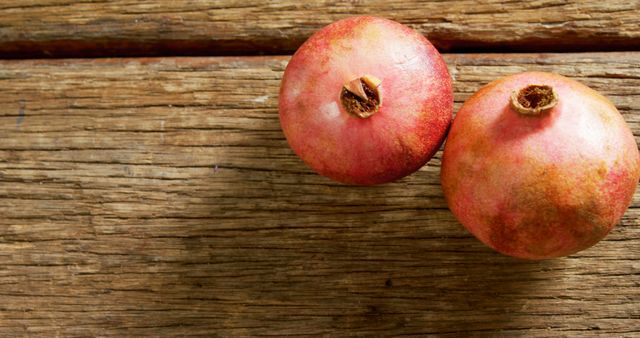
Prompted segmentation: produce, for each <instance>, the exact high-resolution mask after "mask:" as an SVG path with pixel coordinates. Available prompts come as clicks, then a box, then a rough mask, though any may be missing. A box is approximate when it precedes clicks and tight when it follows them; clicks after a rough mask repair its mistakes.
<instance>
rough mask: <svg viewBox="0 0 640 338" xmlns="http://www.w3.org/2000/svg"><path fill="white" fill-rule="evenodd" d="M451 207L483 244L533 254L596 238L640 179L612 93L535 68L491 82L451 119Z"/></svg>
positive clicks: (446, 160) (446, 175) (639, 159)
mask: <svg viewBox="0 0 640 338" xmlns="http://www.w3.org/2000/svg"><path fill="white" fill-rule="evenodd" d="M441 175H442V176H441V178H442V188H443V190H444V194H445V196H446V199H447V203H448V204H449V207H450V209H451V211H452V212H453V213H454V215H455V216H456V217H457V218H458V220H459V221H460V222H461V223H462V224H463V225H464V226H465V227H466V228H467V229H468V230H469V231H470V232H471V233H473V234H474V235H475V236H476V237H477V238H479V239H480V240H481V241H482V242H484V243H485V244H487V245H489V246H490V247H492V248H494V249H495V250H497V251H499V252H501V253H504V254H507V255H511V256H515V257H520V258H526V259H546V258H553V257H559V256H566V255H569V254H572V253H575V252H577V251H580V250H583V249H586V248H589V247H591V246H592V245H594V244H596V243H597V242H598V241H600V240H601V239H602V238H604V237H605V236H606V235H607V233H609V231H610V230H611V229H612V228H613V226H614V225H615V224H616V223H617V222H618V221H619V220H620V218H621V217H622V215H623V214H624V212H625V210H626V209H627V207H628V206H629V204H630V203H631V198H632V196H633V193H634V191H635V189H636V185H637V183H638V179H639V178H640V155H639V153H638V147H637V145H636V142H635V139H634V137H633V134H632V133H631V131H630V130H629V128H628V127H627V125H626V123H625V121H624V119H623V118H622V116H621V115H620V113H618V111H617V110H616V108H615V107H614V106H613V105H612V104H611V102H609V101H608V100H607V99H606V98H605V97H603V96H602V95H600V94H598V93H597V92H596V91H594V90H592V89H590V88H589V87H586V86H584V85H582V84H580V83H579V82H576V81H574V80H571V79H568V78H565V77H563V76H560V75H557V74H551V73H541V72H528V73H521V74H516V75H512V76H508V77H505V78H502V79H499V80H497V81H494V82H492V83H490V84H488V85H487V86H485V87H483V88H482V89H480V90H479V91H478V92H477V93H475V94H474V95H473V96H472V97H471V98H469V99H468V100H467V101H466V102H465V103H464V105H463V106H462V108H461V109H460V111H459V112H458V114H457V115H456V118H455V120H454V122H453V125H452V127H451V131H450V134H449V138H448V140H447V143H446V144H445V150H444V155H443V162H442V172H441Z"/></svg>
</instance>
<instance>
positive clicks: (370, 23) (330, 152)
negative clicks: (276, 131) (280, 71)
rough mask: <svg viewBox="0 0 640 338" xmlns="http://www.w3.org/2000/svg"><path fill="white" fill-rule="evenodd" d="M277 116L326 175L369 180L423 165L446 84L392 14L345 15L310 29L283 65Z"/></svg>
mask: <svg viewBox="0 0 640 338" xmlns="http://www.w3.org/2000/svg"><path fill="white" fill-rule="evenodd" d="M279 110H280V124H281V126H282V129H283V131H284V134H285V136H286V138H287V141H288V142H289V144H290V145H291V147H292V148H293V150H294V151H295V153H296V154H298V156H300V158H302V160H303V161H304V162H306V163H307V164H308V165H309V166H310V167H311V168H313V169H314V170H315V171H317V172H318V173H320V174H322V175H324V176H327V177H329V178H332V179H334V180H337V181H340V182H343V183H348V184H360V185H371V184H379V183H385V182H390V181H393V180H396V179H398V178H401V177H403V176H406V175H408V174H410V173H412V172H414V171H416V170H418V169H419V168H420V167H421V166H423V165H424V164H425V163H426V162H427V161H428V160H429V159H430V158H431V157H432V156H433V154H434V153H435V152H436V151H437V150H438V148H439V147H440V145H441V144H442V141H443V140H444V137H445V134H446V132H447V129H448V127H449V124H450V123H451V117H452V110H453V90H452V86H451V78H450V76H449V73H448V71H447V67H446V64H445V63H444V61H443V59H442V57H441V56H440V54H439V53H438V51H437V50H436V49H435V48H434V47H433V46H432V45H431V43H429V41H428V40H427V39H426V38H424V37H423V36H422V35H420V34H418V33H417V32H416V31H414V30H412V29H410V28H408V27H406V26H403V25H401V24H399V23H397V22H394V21H390V20H386V19H382V18H377V17H368V16H363V17H352V18H349V19H344V20H341V21H337V22H334V23H333V24H331V25H329V26H327V27H324V28H323V29H321V30H320V31H318V32H316V33H315V34H314V35H313V36H311V37H310V38H309V40H307V41H306V42H305V43H304V44H303V45H302V46H301V47H300V49H298V51H297V52H296V53H295V55H293V57H292V58H291V61H289V64H288V65H287V68H286V70H285V72H284V77H283V79H282V84H281V87H280V99H279Z"/></svg>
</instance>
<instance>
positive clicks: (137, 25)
mask: <svg viewBox="0 0 640 338" xmlns="http://www.w3.org/2000/svg"><path fill="white" fill-rule="evenodd" d="M363 14H366V15H379V16H385V17H388V18H390V19H395V20H397V21H400V22H402V23H404V24H408V25H410V26H411V27H414V28H416V29H418V30H419V31H420V32H422V33H424V34H426V35H428V36H429V38H430V39H431V40H432V41H433V42H434V43H435V44H436V46H437V47H439V48H440V49H443V50H467V51H468V50H492V51H495V50H496V49H501V50H503V51H505V50H519V51H538V52H540V51H545V52H548V51H568V50H573V51H585V50H590V51H602V50H637V49H638V47H639V46H640V29H639V28H638V27H639V26H640V1H638V0H613V1H601V0H572V1H564V0H558V1H556V0H547V1H498V0H487V1H477V0H455V1H428V2H423V1H404V0H378V1H359V0H358V1H333V0H331V1H295V0H287V1H262V0H220V1H210V0H191V1H155V2H149V1H136V0H115V1H77V0H31V1H24V0H12V1H4V2H3V3H2V4H0V55H2V56H4V57H23V56H25V55H26V56H81V57H87V56H101V55H130V56H132V55H221V54H257V53H282V54H288V53H290V52H292V51H294V50H295V49H296V48H297V47H298V46H299V45H300V44H301V43H302V42H303V41H304V40H305V39H306V38H307V37H308V36H309V35H311V33H313V32H314V31H315V30H317V29H318V28H320V27H322V26H324V25H327V24H329V23H330V22H332V21H335V20H337V19H340V18H344V17H347V16H352V15H363Z"/></svg>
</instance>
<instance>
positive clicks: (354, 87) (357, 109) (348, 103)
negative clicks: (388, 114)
mask: <svg viewBox="0 0 640 338" xmlns="http://www.w3.org/2000/svg"><path fill="white" fill-rule="evenodd" d="M381 83H382V81H381V80H380V79H378V78H376V77H375V76H373V75H364V76H361V77H359V78H357V79H353V80H351V81H349V82H347V83H345V84H344V86H343V87H342V90H341V91H340V102H341V103H342V106H343V107H344V109H345V110H346V111H347V112H349V113H350V114H352V115H355V116H357V117H360V118H363V119H364V118H367V117H370V116H372V115H373V114H375V113H376V112H378V109H379V108H380V105H381V104H382V96H381V95H380V91H379V87H380V84H381Z"/></svg>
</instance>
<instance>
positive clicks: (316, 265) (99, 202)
mask: <svg viewBox="0 0 640 338" xmlns="http://www.w3.org/2000/svg"><path fill="white" fill-rule="evenodd" d="M639 57H640V53H631V52H629V53H606V54H599V53H592V54H510V55H507V54H504V55H503V54H490V55H477V54H466V55H447V56H446V61H447V62H448V64H449V66H450V70H451V73H452V75H453V76H454V78H455V84H456V88H455V99H456V107H458V106H459V105H460V103H461V102H462V101H463V100H464V99H465V98H467V97H468V96H469V95H470V94H471V93H473V92H474V91H475V90H477V89H478V88H479V87H480V86H481V85H483V84H485V83H487V82H489V81H490V80H492V79H495V78H497V77H499V76H502V75H506V74H509V73H513V72H518V71H523V70H527V69H537V70H547V71H556V72H559V73H562V74H565V75H567V76H571V77H573V78H576V79H578V80H580V81H583V82H584V83H586V84H588V85H589V86H592V87H594V88H595V89H597V90H600V91H601V92H603V93H604V94H606V95H607V96H608V97H609V98H611V100H612V101H613V102H614V103H615V104H616V106H617V107H618V108H619V109H620V111H621V113H622V114H623V115H624V117H625V119H626V120H627V121H628V123H629V125H630V126H631V127H632V129H633V131H634V134H635V136H636V139H640V68H639V67H638V64H637V60H638V58H639ZM287 60H288V58H287V57H224V58H158V59H98V60H48V61H47V60H25V61H2V62H0V215H2V217H0V300H1V302H0V303H1V305H0V336H6V337H9V336H30V335H32V336H56V335H60V336H180V335H200V336H211V335H219V336H267V335H276V336H285V335H291V336H296V337H298V336H304V335H328V336H346V335H363V336H377V335H388V336H400V335H428V334H437V335H439V336H445V337H446V336H451V337H457V336H465V337H466V336H487V335H490V336H492V337H514V336H528V337H531V336H579V337H588V336H607V337H611V336H616V337H618V336H629V337H630V336H637V335H639V334H640V307H638V304H639V302H640V227H638V225H640V221H639V220H638V218H639V217H640V208H639V207H640V194H639V193H637V194H636V196H635V199H634V202H633V206H632V208H631V209H629V211H628V212H627V213H626V215H625V217H624V219H623V220H622V222H621V224H620V225H619V226H618V227H617V228H616V229H615V230H614V231H613V232H612V233H611V234H610V235H609V236H608V237H607V239H606V240H604V241H603V242H601V243H600V244H598V245H597V246H595V247H594V248H592V249H589V250H587V251H584V252H582V253H580V254H576V255H574V256H571V257H568V258H564V259H556V260H551V261H543V262H528V261H519V260H515V259H511V258H509V257H504V256H501V255H499V254H496V253H494V252H492V251H491V250H490V249H488V248H486V247H484V246H483V245H482V244H480V243H479V242H478V241H477V240H475V239H474V238H473V237H471V236H470V235H469V234H468V233H467V232H466V231H465V230H464V229H463V228H462V227H461V226H460V225H459V223H457V222H456V220H455V219H454V218H453V216H452V215H451V213H450V212H449V211H448V209H447V208H446V204H445V201H444V199H443V197H442V193H441V190H440V186H439V177H438V174H439V158H440V157H439V155H438V156H436V158H435V159H433V160H432V161H431V162H430V163H429V164H428V165H427V166H425V167H424V168H422V169H421V170H420V171H419V172H417V173H415V174H414V175H411V176H409V177H407V178H405V179H403V180H401V181H399V182H396V183H392V184H386V185H383V186H378V187H366V188H363V187H350V186H343V185H339V184H336V183H333V182H330V181H329V180H327V179H325V178H323V177H320V176H317V175H315V174H313V173H312V172H311V171H310V170H309V169H308V168H306V167H305V166H304V165H303V164H302V163H301V161H300V160H299V159H298V158H297V157H296V156H295V155H294V154H293V153H292V151H291V150H290V149H289V148H288V146H287V143H286V141H285V139H284V137H283V135H282V133H281V131H280V128H279V124H278V115H277V95H278V86H279V80H280V77H281V75H282V71H283V69H284V67H285V65H286V63H287Z"/></svg>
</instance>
